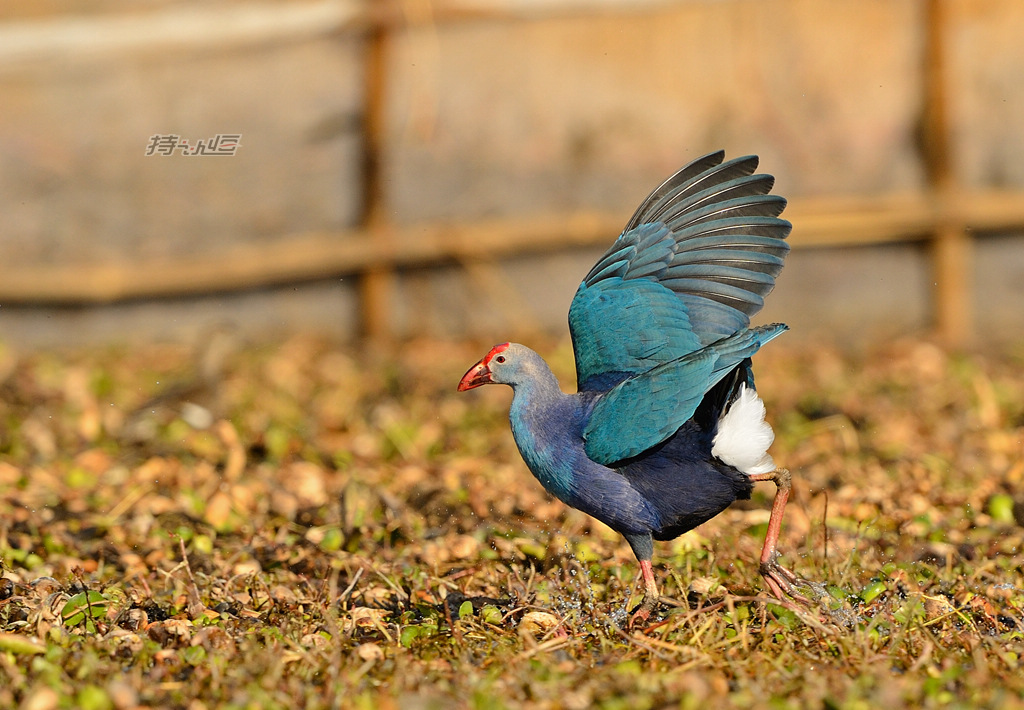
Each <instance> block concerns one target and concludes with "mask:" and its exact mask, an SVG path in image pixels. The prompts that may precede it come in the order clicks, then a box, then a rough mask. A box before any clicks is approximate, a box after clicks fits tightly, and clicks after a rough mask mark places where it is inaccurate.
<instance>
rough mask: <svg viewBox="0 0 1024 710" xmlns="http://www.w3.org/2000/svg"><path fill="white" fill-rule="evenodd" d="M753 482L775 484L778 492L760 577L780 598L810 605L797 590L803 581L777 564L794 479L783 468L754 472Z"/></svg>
mask: <svg viewBox="0 0 1024 710" xmlns="http://www.w3.org/2000/svg"><path fill="white" fill-rule="evenodd" d="M750 480H752V481H774V482H775V487H776V489H777V491H776V493H775V500H774V501H773V502H772V514H771V517H770V518H768V532H767V534H766V535H765V537H764V548H762V550H761V576H762V577H764V581H765V583H766V584H767V585H768V588H769V589H770V590H771V592H772V594H774V595H775V596H776V597H778V598H779V599H784V598H785V597H786V596H789V597H791V598H792V599H795V600H796V601H798V602H802V603H804V604H811V600H810V599H808V598H807V597H805V596H804V595H803V594H800V593H799V592H797V591H796V589H795V588H794V585H796V584H799V582H800V578H799V577H797V576H796V575H795V574H793V573H792V572H790V571H789V570H788V569H786V568H785V567H783V566H782V565H780V564H779V563H778V561H777V559H776V558H777V557H778V556H779V553H778V550H777V549H776V545H777V544H778V542H779V532H780V531H781V530H782V515H783V512H784V511H785V510H786V502H787V501H788V500H789V491H790V490H791V489H792V476H791V475H790V473H789V471H787V470H786V469H784V468H777V469H775V470H774V471H772V472H771V473H755V474H752V475H751V476H750Z"/></svg>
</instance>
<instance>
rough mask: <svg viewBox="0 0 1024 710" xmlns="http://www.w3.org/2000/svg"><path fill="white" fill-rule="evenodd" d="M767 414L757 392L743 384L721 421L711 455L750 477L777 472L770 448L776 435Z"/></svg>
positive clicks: (719, 421)
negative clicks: (766, 417)
mask: <svg viewBox="0 0 1024 710" xmlns="http://www.w3.org/2000/svg"><path fill="white" fill-rule="evenodd" d="M764 414H765V411H764V402H762V401H761V398H760V397H758V396H757V392H756V391H755V390H754V389H752V388H750V387H747V386H746V385H745V384H741V385H740V391H739V393H738V394H737V396H736V399H735V400H734V401H733V403H732V406H730V407H729V408H728V409H727V410H726V412H725V414H723V415H722V418H721V419H719V420H718V433H717V434H715V440H714V442H712V446H711V455H712V456H714V457H716V458H717V459H718V460H719V461H722V462H723V463H726V464H728V465H730V466H732V467H733V468H735V469H737V470H739V471H742V472H743V473H745V474H747V475H748V476H750V475H753V474H755V473H770V472H771V471H774V470H775V462H774V461H773V460H772V457H771V456H769V454H768V447H769V446H771V445H772V441H774V440H775V432H773V431H772V428H771V426H770V425H769V424H768V422H766V421H765V420H764Z"/></svg>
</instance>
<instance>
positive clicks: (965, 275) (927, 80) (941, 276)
mask: <svg viewBox="0 0 1024 710" xmlns="http://www.w3.org/2000/svg"><path fill="white" fill-rule="evenodd" d="M948 11H949V5H948V0H927V2H926V5H925V48H924V61H925V66H924V116H923V119H924V120H923V139H924V160H925V167H926V170H927V174H928V181H929V187H930V190H931V195H932V200H933V203H934V205H935V207H936V216H937V222H936V228H935V234H934V235H933V241H932V275H933V281H934V284H935V286H934V292H933V304H934V318H935V328H936V331H937V333H938V336H939V338H940V339H942V340H943V341H944V342H945V343H946V344H948V345H952V346H962V345H964V344H966V342H967V341H968V340H969V338H970V337H971V330H972V327H971V320H972V303H971V283H970V280H971V276H970V273H971V265H972V258H973V248H972V247H973V245H972V243H971V237H970V236H969V234H968V233H967V229H966V225H965V224H964V222H963V215H962V214H960V210H959V209H958V208H957V205H958V197H959V195H958V186H957V181H956V174H955V171H954V169H953V156H952V150H953V148H952V136H951V132H950V125H949V123H950V122H949V94H948V87H949V77H948V75H947V74H948V72H947V62H946V31H947V29H948V26H949V15H948Z"/></svg>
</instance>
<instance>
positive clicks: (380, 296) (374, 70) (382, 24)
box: [360, 0, 395, 342]
mask: <svg viewBox="0 0 1024 710" xmlns="http://www.w3.org/2000/svg"><path fill="white" fill-rule="evenodd" d="M384 2H386V0H384ZM373 20H374V21H373V22H372V24H371V25H370V28H369V30H368V31H367V35H366V57H365V61H366V66H365V68H364V73H363V100H364V108H363V111H364V114H363V156H362V158H363V166H362V167H363V225H364V226H365V227H366V230H367V232H368V233H369V235H370V238H371V239H374V240H377V241H382V242H386V241H388V240H390V239H391V226H390V224H389V220H388V215H387V209H386V199H387V198H386V195H385V190H384V177H383V169H384V144H385V134H386V131H387V105H386V104H387V88H388V82H387V78H388V77H387V72H388V54H389V52H390V46H391V34H390V33H391V28H390V22H389V21H388V18H387V15H386V13H381V14H379V15H376V16H374V17H373ZM394 289H395V273H394V270H393V269H392V268H390V267H389V266H386V265H382V266H374V267H371V268H370V269H368V270H367V271H366V272H364V274H363V276H362V279H361V283H360V299H361V300H360V307H361V310H362V328H363V333H364V334H365V335H366V336H368V337H369V338H370V339H371V340H373V341H378V342H386V341H387V340H389V339H390V338H391V336H392V329H391V313H392V306H393V302H394V296H393V294H394Z"/></svg>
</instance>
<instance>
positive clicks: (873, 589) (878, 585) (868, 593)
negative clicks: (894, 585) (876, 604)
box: [860, 582, 888, 604]
mask: <svg viewBox="0 0 1024 710" xmlns="http://www.w3.org/2000/svg"><path fill="white" fill-rule="evenodd" d="M886 589H888V587H886V586H885V582H875V583H874V584H869V585H868V586H866V587H864V589H862V590H861V593H860V598H861V599H863V600H864V603H865V604H870V603H871V602H872V601H874V600H875V599H877V598H878V595H879V594H881V593H882V592H884V591H885V590H886Z"/></svg>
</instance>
